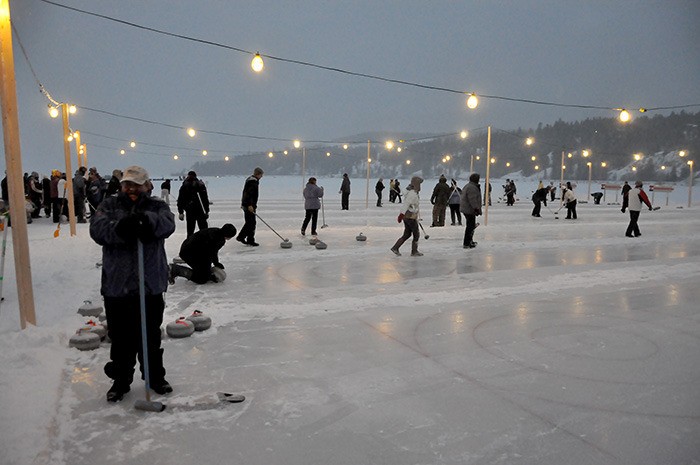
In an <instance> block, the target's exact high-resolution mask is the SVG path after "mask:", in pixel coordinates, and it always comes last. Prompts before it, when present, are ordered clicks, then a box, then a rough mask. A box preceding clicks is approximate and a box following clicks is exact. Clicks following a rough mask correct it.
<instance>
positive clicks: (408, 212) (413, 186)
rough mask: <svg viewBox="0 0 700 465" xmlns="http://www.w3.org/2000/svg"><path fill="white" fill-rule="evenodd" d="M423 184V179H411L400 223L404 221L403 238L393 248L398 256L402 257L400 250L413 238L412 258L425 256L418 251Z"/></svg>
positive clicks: (414, 177) (417, 177)
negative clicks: (420, 196) (420, 194)
mask: <svg viewBox="0 0 700 465" xmlns="http://www.w3.org/2000/svg"><path fill="white" fill-rule="evenodd" d="M422 182H423V178H421V177H419V176H413V177H412V178H411V183H410V184H409V185H408V187H407V188H406V196H405V197H404V203H403V204H404V208H403V210H402V212H401V214H400V215H399V222H401V221H403V227H404V230H403V236H401V237H399V240H397V241H396V244H394V246H393V247H392V248H391V251H392V252H394V253H395V254H396V255H398V256H401V252H399V248H400V247H401V246H402V245H403V243H404V242H406V241H407V240H408V238H409V237H411V236H413V242H412V243H411V256H413V257H422V256H423V254H422V253H420V252H419V251H418V239H420V231H419V230H418V219H419V218H420V198H419V197H418V193H419V192H420V185H421V183H422Z"/></svg>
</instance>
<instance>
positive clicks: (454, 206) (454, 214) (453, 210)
mask: <svg viewBox="0 0 700 465" xmlns="http://www.w3.org/2000/svg"><path fill="white" fill-rule="evenodd" d="M450 218H452V224H455V218H456V221H457V223H458V224H459V225H460V226H461V225H462V212H460V211H459V204H458V203H451V204H450Z"/></svg>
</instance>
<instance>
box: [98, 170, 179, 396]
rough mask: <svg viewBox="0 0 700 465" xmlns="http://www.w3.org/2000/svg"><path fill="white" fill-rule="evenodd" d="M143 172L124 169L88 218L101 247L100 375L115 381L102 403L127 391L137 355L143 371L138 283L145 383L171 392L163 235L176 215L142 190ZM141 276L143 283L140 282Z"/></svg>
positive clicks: (167, 233)
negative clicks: (104, 348) (103, 358)
mask: <svg viewBox="0 0 700 465" xmlns="http://www.w3.org/2000/svg"><path fill="white" fill-rule="evenodd" d="M148 184H149V183H148V173H147V172H146V170H145V169H143V168H141V167H140V166H130V167H128V168H126V170H124V177H123V178H122V190H121V192H120V193H119V194H118V195H116V196H113V197H108V198H106V199H105V200H104V201H103V202H102V203H101V204H100V206H99V207H98V209H97V211H96V212H95V215H94V216H92V218H91V219H90V237H91V238H92V239H93V240H94V241H95V242H96V243H97V244H99V245H101V246H102V284H101V288H100V292H101V294H102V296H103V297H104V306H105V312H106V314H107V327H108V330H107V334H108V335H109V338H110V339H111V341H112V344H111V347H110V352H109V356H110V361H109V362H108V363H107V364H106V365H105V367H104V371H105V374H106V375H107V376H108V377H110V378H111V379H113V380H114V384H113V385H112V387H111V388H110V389H109V391H107V401H108V402H117V401H119V400H121V399H122V398H123V397H124V394H126V393H127V392H129V390H130V385H131V382H132V381H133V376H134V367H135V365H136V359H137V358H138V361H139V363H140V365H141V376H142V377H143V376H144V371H143V365H144V360H143V347H142V345H141V304H140V302H141V298H140V297H141V296H140V289H139V288H140V287H141V286H140V283H141V282H143V285H144V288H145V296H144V299H145V304H146V328H145V330H146V334H147V340H148V366H149V377H150V379H149V385H150V387H151V389H153V390H154V391H155V392H156V393H158V394H167V393H169V392H172V390H173V388H172V387H171V386H170V384H169V383H168V382H167V381H166V380H165V368H164V367H163V350H162V349H161V348H160V338H161V334H160V325H161V324H162V323H163V310H164V308H165V301H164V300H163V293H164V292H165V291H166V290H167V288H168V260H167V258H166V255H165V239H166V238H167V237H169V236H170V235H171V234H172V233H173V232H174V231H175V218H174V217H173V214H172V212H171V211H170V208H169V207H168V206H167V205H166V204H165V202H163V201H162V200H160V199H157V198H154V197H151V196H149V195H148V194H147V186H148ZM139 241H140V242H141V244H143V258H144V274H143V276H139V269H138V253H137V250H138V247H137V246H138V242H139ZM141 280H143V281H141Z"/></svg>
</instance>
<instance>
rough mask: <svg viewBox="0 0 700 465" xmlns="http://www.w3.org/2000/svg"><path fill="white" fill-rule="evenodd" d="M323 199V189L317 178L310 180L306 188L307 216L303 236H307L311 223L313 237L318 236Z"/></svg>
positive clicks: (305, 203) (302, 231) (303, 226)
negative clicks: (317, 228) (319, 211)
mask: <svg viewBox="0 0 700 465" xmlns="http://www.w3.org/2000/svg"><path fill="white" fill-rule="evenodd" d="M321 197H323V187H321V186H317V185H316V178H313V177H311V178H309V182H308V183H307V184H306V187H304V209H305V210H306V216H304V222H303V223H302V224H301V235H302V236H305V235H306V227H307V226H308V225H309V221H311V235H312V236H316V225H317V224H318V210H319V208H321Z"/></svg>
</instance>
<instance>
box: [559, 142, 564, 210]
mask: <svg viewBox="0 0 700 465" xmlns="http://www.w3.org/2000/svg"><path fill="white" fill-rule="evenodd" d="M562 189H564V150H562V151H561V179H560V180H559V192H561V191H562ZM561 200H562V202H563V201H564V197H562V198H561Z"/></svg>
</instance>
